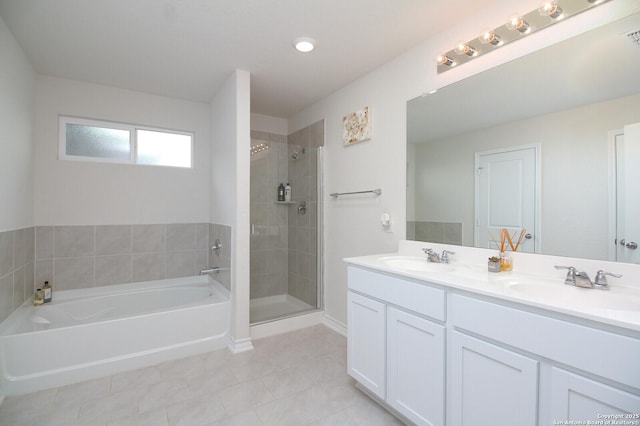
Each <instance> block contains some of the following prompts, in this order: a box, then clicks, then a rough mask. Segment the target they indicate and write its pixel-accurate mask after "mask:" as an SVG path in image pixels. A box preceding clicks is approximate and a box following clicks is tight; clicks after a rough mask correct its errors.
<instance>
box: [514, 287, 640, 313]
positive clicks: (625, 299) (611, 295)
mask: <svg viewBox="0 0 640 426" xmlns="http://www.w3.org/2000/svg"><path fill="white" fill-rule="evenodd" d="M505 284H506V287H507V290H508V291H509V292H513V293H515V294H518V295H521V296H525V297H530V298H532V299H537V300H541V299H543V300H544V301H546V302H549V303H554V304H562V305H573V306H576V305H577V306H585V307H591V308H598V309H606V310H614V311H640V291H639V290H634V289H630V288H626V287H616V288H612V289H611V290H609V291H606V290H604V291H603V290H598V289H586V288H580V287H575V286H569V285H565V284H562V283H558V284H556V285H553V284H547V283H537V282H536V283H534V282H527V281H519V280H517V279H513V280H510V281H505Z"/></svg>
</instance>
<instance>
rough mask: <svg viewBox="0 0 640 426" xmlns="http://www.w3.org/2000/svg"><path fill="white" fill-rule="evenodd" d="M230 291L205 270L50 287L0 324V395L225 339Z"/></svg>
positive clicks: (199, 349) (214, 345) (210, 346)
mask: <svg viewBox="0 0 640 426" xmlns="http://www.w3.org/2000/svg"><path fill="white" fill-rule="evenodd" d="M229 305H230V303H229V292H228V291H227V290H226V289H225V288H224V287H222V286H221V285H220V284H219V283H217V282H216V281H215V280H213V279H212V278H211V277H209V276H197V277H187V278H179V279H170V280H159V281H147V282H142V283H132V284H120V285H112V286H105V287H95V288H88V289H78V290H64V291H55V290H54V293H53V301H52V302H51V303H48V304H45V305H42V306H33V304H32V301H31V299H30V300H27V301H26V302H25V303H23V304H22V305H21V306H20V307H19V308H18V309H17V310H16V311H15V312H14V313H13V314H11V315H10V316H9V317H8V318H7V319H6V320H5V321H3V322H2V323H1V324H0V373H1V377H0V396H1V395H4V396H8V395H19V394H23V393H28V392H33V391H37V390H42V389H48V388H52V387H58V386H62V385H66V384H70V383H75V382H79V381H83V380H88V379H92V378H96V377H100V376H105V375H110V374H115V373H118V372H122V371H126V370H131V369H136V368H141V367H145V366H149V365H153V364H157V363H160V362H163V361H166V360H170V359H176V358H180V357H184V356H189V355H194V354H197V353H203V352H207V351H211V350H217V349H221V348H223V347H226V346H227V344H228V336H229V333H228V330H229V326H228V324H229V318H230V316H229Z"/></svg>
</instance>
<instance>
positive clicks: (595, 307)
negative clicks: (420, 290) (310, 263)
mask: <svg viewBox="0 0 640 426" xmlns="http://www.w3.org/2000/svg"><path fill="white" fill-rule="evenodd" d="M411 243H414V244H411ZM418 244H419V246H420V247H423V246H429V247H432V246H433V247H437V248H438V250H437V251H438V252H439V251H440V250H442V247H446V246H443V245H437V244H431V243H418ZM416 248H418V250H417V251H418V253H419V252H420V250H419V247H418V246H416V245H415V242H404V244H403V243H401V246H400V250H399V251H398V252H397V253H387V254H377V255H371V256H360V257H351V258H347V259H344V260H345V262H347V263H348V264H350V265H355V266H361V267H365V268H369V269H373V270H377V271H382V272H386V273H390V274H394V275H398V276H403V277H407V278H412V279H414V280H420V281H425V282H429V283H433V284H437V285H441V286H445V287H448V288H452V289H458V290H463V291H467V292H471V293H475V294H479V295H484V296H491V297H495V298H497V299H501V300H506V301H510V302H516V303H521V304H524V305H528V306H532V307H536V308H542V309H546V310H549V311H553V312H558V313H561V314H566V315H571V316H575V317H579V318H584V319H588V320H592V321H597V322H600V323H604V324H609V325H613V326H617V327H622V328H625V329H629V330H634V331H639V332H640V288H639V287H637V286H631V285H629V286H627V285H620V284H619V283H614V281H613V280H612V279H609V287H610V290H599V289H585V288H580V287H575V286H570V285H566V284H564V275H565V274H566V271H555V270H553V272H552V273H550V274H549V276H547V275H542V274H541V272H547V270H548V268H547V267H546V265H545V267H544V268H540V269H537V270H538V271H539V272H538V273H537V274H536V273H533V272H532V270H533V271H536V265H535V264H532V262H531V261H529V260H527V259H525V258H524V257H523V256H522V254H521V253H515V254H516V255H519V256H516V257H515V259H514V261H515V262H514V270H513V271H510V272H499V273H495V272H488V270H487V263H486V259H487V257H488V256H486V254H487V253H491V254H490V255H493V254H495V253H493V252H488V251H487V250H483V249H473V248H468V247H467V248H461V247H457V248H456V247H451V248H452V249H453V250H456V251H458V252H460V251H462V252H465V253H460V256H456V257H459V259H456V258H454V259H453V260H452V261H451V263H450V265H449V266H447V265H443V264H433V265H434V268H433V269H438V268H439V267H438V266H436V265H442V268H441V269H442V270H433V271H432V270H424V271H422V270H411V269H406V268H398V267H393V266H389V264H388V262H387V263H385V258H386V259H387V260H388V259H390V258H391V259H393V258H394V257H399V256H400V257H402V258H407V259H409V260H410V261H411V260H412V259H415V260H421V259H424V262H426V256H424V255H422V256H420V255H419V254H418V253H416ZM472 250H475V252H474V253H473V254H474V256H468V257H469V258H471V257H473V259H469V260H473V261H474V262H475V263H472V262H469V263H466V262H463V259H464V258H465V256H463V254H468V253H470V251H472ZM478 251H479V253H478ZM529 256H530V255H529ZM538 256H539V255H538ZM542 257H544V256H542ZM479 259H484V263H480V262H478V260H479ZM547 260H548V261H551V262H552V263H556V264H561V265H564V264H567V260H568V261H571V259H568V258H561V260H563V261H565V262H564V263H558V259H557V258H552V259H550V260H549V259H547ZM519 261H521V262H522V263H523V264H527V265H526V267H524V266H523V267H522V268H520V269H521V270H518V267H517V264H518V262H519ZM534 263H535V262H534ZM547 263H548V262H547ZM598 268H600V266H598ZM552 269H553V268H552ZM593 272H595V271H589V274H590V275H591V276H592V277H593ZM638 337H640V335H639V336H638Z"/></svg>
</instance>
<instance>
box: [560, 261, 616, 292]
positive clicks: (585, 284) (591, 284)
mask: <svg viewBox="0 0 640 426" xmlns="http://www.w3.org/2000/svg"><path fill="white" fill-rule="evenodd" d="M555 268H556V269H567V276H566V277H565V279H564V283H565V284H567V285H573V286H576V287H582V288H597V289H600V290H609V284H608V283H607V275H609V276H610V277H616V278H620V277H622V275H620V274H614V273H612V272H607V271H604V270H602V269H599V270H598V272H596V279H595V280H594V281H591V278H589V274H587V273H586V272H584V271H578V270H577V269H576V268H574V267H573V266H556V267H555Z"/></svg>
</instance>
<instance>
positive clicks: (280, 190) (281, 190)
mask: <svg viewBox="0 0 640 426" xmlns="http://www.w3.org/2000/svg"><path fill="white" fill-rule="evenodd" d="M278 201H284V185H283V184H282V182H280V185H279V186H278Z"/></svg>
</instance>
